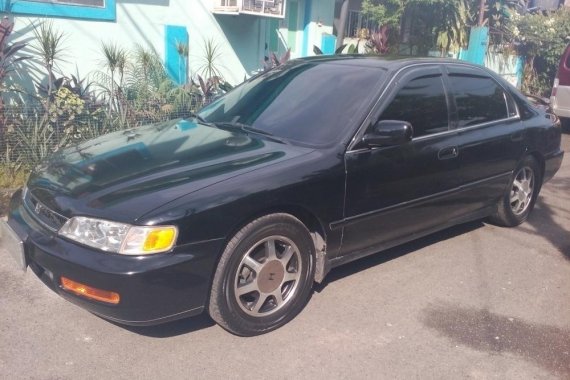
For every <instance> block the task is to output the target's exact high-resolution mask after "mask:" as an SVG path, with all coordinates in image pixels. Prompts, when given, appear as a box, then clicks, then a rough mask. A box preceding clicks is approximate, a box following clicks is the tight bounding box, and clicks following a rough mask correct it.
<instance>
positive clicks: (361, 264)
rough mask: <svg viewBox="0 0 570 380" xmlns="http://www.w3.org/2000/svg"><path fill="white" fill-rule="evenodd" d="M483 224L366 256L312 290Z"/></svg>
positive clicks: (453, 229)
mask: <svg viewBox="0 0 570 380" xmlns="http://www.w3.org/2000/svg"><path fill="white" fill-rule="evenodd" d="M484 225H485V224H484V223H483V221H482V220H479V221H475V222H469V223H464V224H460V225H457V226H453V227H450V228H447V229H445V230H443V231H439V232H436V233H433V234H431V235H428V236H426V237H423V238H420V239H417V240H414V241H411V242H409V243H405V244H402V245H399V246H397V247H394V248H390V249H387V250H385V251H381V252H379V253H375V254H372V255H370V256H366V257H364V258H362V259H359V260H356V261H353V262H351V263H348V264H344V265H341V266H339V267H336V268H333V269H332V270H331V271H330V272H329V274H327V276H326V277H325V280H324V281H323V282H322V283H320V284H315V286H314V290H315V291H316V292H317V293H320V292H321V291H323V290H324V289H325V288H326V287H327V285H328V284H330V283H331V282H334V281H337V280H340V279H343V278H345V277H348V276H352V275H353V274H355V273H358V272H361V271H364V270H366V269H369V268H372V267H375V266H376V265H380V264H383V263H386V262H388V261H391V260H394V259H397V258H398V257H401V256H404V255H407V254H408V253H411V252H414V251H417V250H419V249H422V248H424V247H427V246H429V245H432V244H435V243H437V242H440V241H443V240H447V239H451V238H453V237H456V236H459V235H463V234H465V233H468V232H471V231H474V230H476V229H478V228H481V227H483V226H484Z"/></svg>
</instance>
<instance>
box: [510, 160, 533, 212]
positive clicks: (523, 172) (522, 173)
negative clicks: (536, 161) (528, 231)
mask: <svg viewBox="0 0 570 380" xmlns="http://www.w3.org/2000/svg"><path fill="white" fill-rule="evenodd" d="M534 180H535V179H534V172H533V170H532V169H531V168H530V167H528V166H524V167H522V168H521V169H520V170H519V171H518V172H517V175H516V176H515V180H514V181H513V187H512V189H511V194H510V198H509V200H510V204H511V210H512V211H513V213H514V214H515V215H521V214H522V213H524V212H525V211H526V210H527V208H528V206H529V205H530V203H531V200H532V195H533V192H534Z"/></svg>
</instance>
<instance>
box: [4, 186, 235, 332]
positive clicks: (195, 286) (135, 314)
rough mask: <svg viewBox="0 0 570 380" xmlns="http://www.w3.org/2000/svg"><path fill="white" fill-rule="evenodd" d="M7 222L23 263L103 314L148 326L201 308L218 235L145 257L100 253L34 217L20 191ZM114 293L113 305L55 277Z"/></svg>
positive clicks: (218, 243) (69, 296) (220, 241)
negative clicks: (117, 298)
mask: <svg viewBox="0 0 570 380" xmlns="http://www.w3.org/2000/svg"><path fill="white" fill-rule="evenodd" d="M8 225H9V226H10V227H11V229H12V230H13V231H14V232H15V233H16V234H17V235H18V237H19V238H20V239H21V241H22V242H23V245H24V252H25V260H26V264H27V265H28V266H29V267H30V268H31V269H32V270H33V271H34V273H35V274H36V275H37V276H38V277H39V278H40V279H41V280H42V281H43V282H44V283H45V284H46V285H47V286H48V287H49V288H51V289H52V290H53V291H55V292H56V293H58V294H59V295H61V296H62V297H63V298H65V299H67V300H69V301H71V302H73V303H75V304H77V305H79V306H81V307H83V308H85V309H87V310H89V311H90V312H92V313H94V314H97V315H100V316H102V317H104V318H107V319H110V320H113V321H116V322H118V323H122V324H129V325H153V324H159V323H163V322H168V321H171V320H174V319H179V318H183V317H186V316H191V315H196V314H199V313H201V312H202V311H203V310H204V307H205V304H206V302H207V300H208V294H209V290H210V284H211V280H212V276H213V273H214V269H215V264H216V262H217V258H218V254H219V253H220V252H221V250H222V248H223V243H224V240H223V239H218V240H213V241H208V242H202V243H195V244H188V245H185V246H181V247H176V248H175V250H174V251H173V252H172V253H167V254H157V255H151V256H146V257H140V256H124V255H118V254H109V253H104V252H101V251H98V250H95V249H92V248H88V247H84V246H81V245H78V244H75V243H73V242H70V241H68V240H65V239H62V238H61V237H59V236H58V235H57V234H55V233H53V232H52V231H49V230H47V229H46V228H45V227H43V226H42V225H40V224H39V223H37V222H36V220H35V218H34V217H33V216H32V214H31V213H30V212H29V211H28V210H27V209H26V208H25V207H24V206H23V205H22V202H21V194H20V192H18V193H16V194H15V195H14V196H13V198H12V202H11V205H10V213H9V216H8ZM62 276H64V277H67V278H69V279H71V280H74V281H77V282H80V283H83V284H86V285H89V286H91V287H95V288H99V289H103V290H108V291H113V292H117V293H119V295H120V297H121V299H120V302H119V304H117V305H112V304H107V303H104V302H99V301H94V300H89V299H85V298H83V297H80V296H77V295H75V294H73V293H70V292H68V291H66V290H64V289H63V288H62V286H61V277H62Z"/></svg>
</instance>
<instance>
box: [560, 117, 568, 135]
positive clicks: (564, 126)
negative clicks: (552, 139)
mask: <svg viewBox="0 0 570 380" xmlns="http://www.w3.org/2000/svg"><path fill="white" fill-rule="evenodd" d="M560 124H561V125H562V132H564V133H570V119H569V118H567V117H561V118H560Z"/></svg>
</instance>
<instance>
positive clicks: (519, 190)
mask: <svg viewBox="0 0 570 380" xmlns="http://www.w3.org/2000/svg"><path fill="white" fill-rule="evenodd" d="M541 183H542V173H541V169H540V166H539V165H538V162H537V161H536V160H535V159H534V158H533V157H531V156H527V157H525V158H524V159H523V160H522V162H521V163H520V164H519V165H518V166H517V168H516V169H515V170H514V171H513V177H512V178H511V181H510V182H509V186H508V187H507V188H506V190H505V194H504V195H503V196H502V197H501V199H500V200H499V202H498V205H497V213H496V214H495V215H493V216H491V218H490V219H491V222H493V223H495V224H498V225H500V226H505V227H515V226H518V225H519V224H521V223H523V222H524V221H525V220H526V219H527V218H528V215H529V214H530V212H531V211H532V209H533V208H534V204H535V202H536V198H537V197H538V193H539V191H540V185H541Z"/></svg>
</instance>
